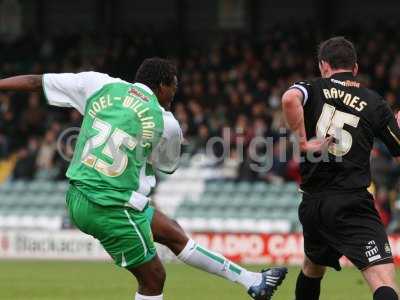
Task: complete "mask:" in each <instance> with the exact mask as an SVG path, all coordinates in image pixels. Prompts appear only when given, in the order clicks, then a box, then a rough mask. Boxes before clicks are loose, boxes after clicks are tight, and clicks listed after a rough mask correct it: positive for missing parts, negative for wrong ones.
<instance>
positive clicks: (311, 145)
mask: <svg viewBox="0 0 400 300" xmlns="http://www.w3.org/2000/svg"><path fill="white" fill-rule="evenodd" d="M302 103H303V94H302V93H301V92H300V91H299V90H298V89H289V90H287V91H286V92H285V93H284V94H283V96H282V111H283V114H284V117H285V120H286V123H287V125H288V127H289V129H290V130H291V131H292V132H293V133H294V134H296V136H297V137H298V139H299V146H300V151H302V152H319V151H322V150H323V149H324V148H326V147H327V146H328V145H329V143H330V142H331V141H332V138H330V137H329V138H327V139H323V140H316V139H313V140H310V141H307V134H306V129H305V126H304V109H303V104H302Z"/></svg>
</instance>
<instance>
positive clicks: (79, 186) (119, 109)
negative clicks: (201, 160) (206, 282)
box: [0, 58, 287, 300]
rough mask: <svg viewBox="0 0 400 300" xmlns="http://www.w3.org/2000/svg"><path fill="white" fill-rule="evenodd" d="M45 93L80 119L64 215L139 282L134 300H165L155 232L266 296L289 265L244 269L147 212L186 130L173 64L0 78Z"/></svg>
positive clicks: (183, 254) (3, 84) (182, 254)
mask: <svg viewBox="0 0 400 300" xmlns="http://www.w3.org/2000/svg"><path fill="white" fill-rule="evenodd" d="M42 88H43V90H44V92H45V95H46V98H47V100H48V103H49V104H51V105H55V106H61V107H73V108H75V109H77V110H78V111H79V112H80V113H81V114H82V115H84V119H83V123H82V126H81V131H80V134H79V138H78V141H77V144H76V147H75V152H74V158H73V160H72V162H71V164H70V166H69V168H68V171H67V177H68V178H69V180H70V188H69V190H68V193H67V206H68V210H69V214H70V217H71V219H72V220H73V222H74V223H75V225H76V226H77V227H78V228H79V229H80V230H81V231H83V232H85V233H87V234H90V235H92V236H93V237H95V238H96V239H98V240H99V241H100V242H101V244H102V245H103V247H104V249H105V250H106V251H107V252H108V253H109V254H110V256H111V257H112V258H113V260H114V261H115V263H116V264H117V265H119V266H121V267H124V268H126V269H127V270H129V271H130V272H131V273H132V274H133V275H134V276H135V277H136V279H137V281H138V283H139V290H138V293H137V294H136V297H135V299H136V300H140V299H154V300H156V299H162V298H163V296H162V291H163V285H164V281H165V271H164V268H163V265H162V264H161V261H160V259H159V257H158V256H157V253H156V249H155V246H154V242H153V235H154V239H155V241H156V242H159V243H161V244H164V245H166V246H167V247H169V248H170V249H171V250H172V251H173V252H174V253H175V254H176V255H177V257H178V258H179V259H180V260H181V261H183V262H185V263H187V264H189V265H192V266H194V267H197V268H199V269H201V270H204V271H207V272H209V273H213V274H216V275H219V276H221V277H224V278H226V279H228V280H231V281H233V282H238V283H240V284H242V285H243V286H244V287H245V288H246V290H247V291H248V293H249V295H250V296H251V297H252V298H253V299H257V300H262V299H265V300H268V299H271V297H272V295H273V293H274V291H275V290H276V288H277V287H278V286H279V285H280V284H281V282H282V281H283V279H284V278H285V275H286V272H287V270H286V268H271V269H266V270H263V272H261V273H254V272H250V271H247V270H246V269H243V268H242V267H240V266H238V265H236V264H234V263H233V262H231V261H229V260H228V259H226V258H225V257H223V256H222V255H219V254H217V253H214V252H212V251H209V250H208V249H206V248H204V247H202V246H199V245H198V244H197V243H195V242H194V241H193V240H191V239H189V238H188V237H187V236H186V234H185V233H184V231H183V230H182V228H181V227H180V226H179V225H178V224H177V223H176V222H175V221H173V220H171V219H169V218H168V217H167V216H166V215H164V214H162V213H161V212H159V211H155V210H154V208H152V207H150V206H149V200H150V199H149V198H148V197H147V196H148V194H149V193H150V191H151V189H152V188H153V187H154V186H155V177H154V174H155V173H154V168H157V169H158V170H160V171H162V172H164V173H173V172H174V171H175V170H176V168H177V167H178V163H179V157H180V147H181V140H182V132H181V129H180V126H179V124H178V122H177V121H176V119H175V118H174V116H173V114H172V113H171V112H169V111H168V110H169V107H170V105H171V102H172V100H173V98H174V95H175V92H176V90H177V71H176V67H175V66H174V65H173V64H172V63H171V62H170V61H168V60H163V59H159V58H152V59H146V60H145V61H144V62H143V63H142V65H141V66H140V67H139V69H138V71H137V73H136V77H135V83H134V84H131V83H128V82H126V81H123V80H121V79H117V78H112V77H110V76H108V75H106V74H102V73H97V72H83V73H77V74H73V73H63V74H44V75H43V76H42V75H25V76H16V77H11V78H6V79H3V80H0V90H13V91H40V90H41V89H42Z"/></svg>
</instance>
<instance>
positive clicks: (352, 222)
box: [299, 191, 393, 270]
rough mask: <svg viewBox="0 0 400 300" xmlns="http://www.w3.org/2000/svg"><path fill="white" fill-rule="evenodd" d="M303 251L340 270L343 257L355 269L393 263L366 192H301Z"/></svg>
mask: <svg viewBox="0 0 400 300" xmlns="http://www.w3.org/2000/svg"><path fill="white" fill-rule="evenodd" d="M299 218H300V222H301V224H302V225H303V234H304V252H305V254H306V255H307V257H308V258H309V259H310V260H311V261H312V262H313V263H315V264H318V265H322V266H329V267H333V268H335V269H336V270H340V269H341V267H340V264H339V259H340V257H341V256H343V255H344V256H346V257H347V258H348V259H349V260H350V261H351V262H352V263H353V264H354V265H355V266H356V267H357V268H358V269H360V270H363V269H366V268H367V267H369V266H371V265H376V264H385V263H390V262H393V258H392V253H391V249H390V245H389V242H388V237H387V234H386V231H385V228H384V226H383V224H382V222H381V219H380V217H379V215H378V212H377V211H376V209H375V206H374V203H373V197H372V195H371V194H370V193H368V192H367V191H357V192H351V193H350V192H342V193H339V192H331V193H327V192H324V193H312V194H309V193H304V194H303V201H302V202H301V204H300V207H299Z"/></svg>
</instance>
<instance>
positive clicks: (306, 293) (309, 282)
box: [296, 271, 375, 300]
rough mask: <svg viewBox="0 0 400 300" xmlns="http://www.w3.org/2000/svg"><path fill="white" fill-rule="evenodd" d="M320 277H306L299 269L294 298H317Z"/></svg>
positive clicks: (302, 299)
mask: <svg viewBox="0 0 400 300" xmlns="http://www.w3.org/2000/svg"><path fill="white" fill-rule="evenodd" d="M321 279H322V277H321V278H311V277H307V276H306V275H304V274H303V272H302V271H301V272H300V274H299V276H298V277H297V282H296V300H318V299H319V293H320V291H321ZM374 300H375V298H374Z"/></svg>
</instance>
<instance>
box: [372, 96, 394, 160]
mask: <svg viewBox="0 0 400 300" xmlns="http://www.w3.org/2000/svg"><path fill="white" fill-rule="evenodd" d="M377 112H378V115H379V116H380V118H379V119H378V120H377V122H378V124H379V125H378V128H377V137H378V138H379V139H380V140H381V141H382V142H383V143H384V144H385V145H386V147H387V148H388V150H389V151H390V153H391V154H392V155H393V156H396V157H397V156H400V128H399V126H398V125H397V120H396V118H395V116H394V114H393V112H392V110H391V109H390V107H389V104H388V103H387V102H386V101H382V104H381V105H380V107H379V108H378V111H377Z"/></svg>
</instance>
